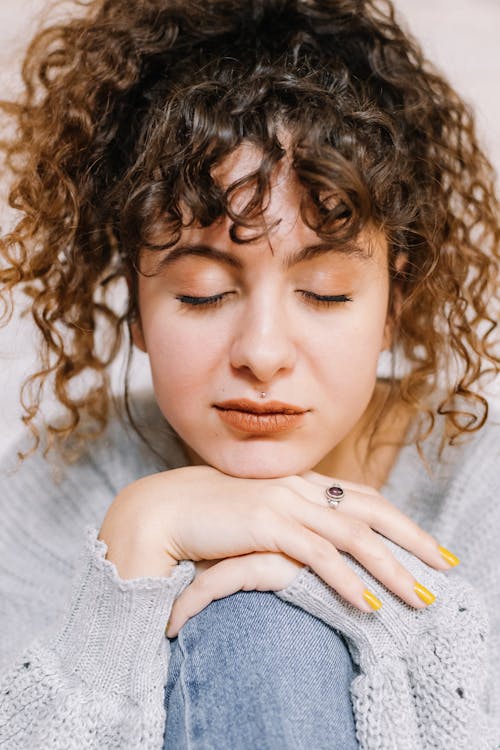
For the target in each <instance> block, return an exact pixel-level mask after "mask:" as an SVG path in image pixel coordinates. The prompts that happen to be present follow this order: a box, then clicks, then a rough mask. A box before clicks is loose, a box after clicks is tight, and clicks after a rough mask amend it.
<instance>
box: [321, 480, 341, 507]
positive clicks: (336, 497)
mask: <svg viewBox="0 0 500 750" xmlns="http://www.w3.org/2000/svg"><path fill="white" fill-rule="evenodd" d="M325 497H326V499H327V501H328V505H329V506H330V508H338V507H339V505H340V503H341V502H342V500H343V499H344V497H345V492H344V490H343V489H342V487H341V486H340V484H332V485H331V487H327V488H326V490H325Z"/></svg>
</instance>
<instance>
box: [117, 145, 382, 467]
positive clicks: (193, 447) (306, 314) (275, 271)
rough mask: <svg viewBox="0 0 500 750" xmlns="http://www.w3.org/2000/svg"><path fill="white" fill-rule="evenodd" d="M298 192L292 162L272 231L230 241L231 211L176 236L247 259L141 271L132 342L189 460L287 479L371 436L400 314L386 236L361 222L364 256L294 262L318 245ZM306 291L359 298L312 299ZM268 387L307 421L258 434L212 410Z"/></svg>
mask: <svg viewBox="0 0 500 750" xmlns="http://www.w3.org/2000/svg"><path fill="white" fill-rule="evenodd" d="M259 161H260V155H259V153H258V152H257V150H256V149H255V148H253V147H251V146H243V147H240V149H238V150H237V151H236V152H235V153H234V154H233V155H232V156H231V157H230V158H229V159H228V160H227V161H226V162H224V163H223V165H222V167H221V168H220V169H219V171H218V174H217V178H218V179H219V180H220V181H221V182H222V183H223V184H224V185H227V184H229V183H231V182H233V181H234V180H236V179H238V178H239V177H241V176H243V175H245V174H247V173H248V172H249V171H251V170H252V169H253V168H255V167H256V166H257V165H258V163H259ZM300 197H301V193H300V186H299V185H298V183H297V180H296V179H295V178H294V175H293V173H292V172H291V171H290V170H289V167H288V164H287V162H284V163H283V165H282V166H281V168H280V169H279V171H277V173H276V175H275V179H274V184H273V188H272V191H271V199H270V203H269V206H268V208H267V211H266V213H265V216H264V218H265V221H266V224H267V226H269V227H271V229H270V230H269V232H268V234H267V236H265V237H263V238H262V239H260V240H259V241H257V242H252V243H251V244H244V245H237V244H234V243H233V242H232V241H231V239H230V236H229V229H230V221H229V219H227V218H226V219H225V220H224V221H220V222H218V223H216V224H214V225H212V226H209V227H206V228H198V227H191V228H187V229H186V230H185V231H184V232H183V235H182V237H181V241H180V243H179V244H181V245H184V244H189V245H208V246H210V247H213V248H216V249H218V250H222V251H224V252H227V253H229V254H231V255H232V256H233V257H235V258H237V259H238V260H239V261H240V262H241V266H242V268H241V269H234V268H232V267H230V266H229V265H227V264H225V263H223V262H222V261H220V260H216V259H213V258H206V257H201V256H199V255H189V256H184V257H181V258H178V259H177V260H175V261H174V262H173V263H172V264H171V265H168V266H167V267H166V268H164V269H163V270H162V271H160V272H159V273H157V272H156V271H157V268H158V255H157V254H154V253H149V254H148V255H145V256H144V257H143V259H142V267H141V270H142V272H143V273H144V274H147V275H140V276H139V285H138V286H139V311H140V322H137V323H135V324H134V325H133V328H132V334H133V340H134V342H135V344H136V345H137V346H138V347H139V348H140V349H142V350H143V351H145V352H147V353H148V356H149V360H150V364H151V371H152V376H153V384H154V390H155V395H156V399H157V401H158V404H159V407H160V409H161V411H162V413H163V414H164V416H165V418H166V419H167V421H168V422H169V423H170V424H171V425H172V427H173V428H174V429H175V431H176V432H177V434H178V435H179V436H180V438H181V439H182V441H183V442H184V444H185V446H186V450H187V452H188V455H189V456H190V459H191V462H192V463H193V464H200V463H202V464H203V463H205V464H208V465H210V466H213V467H215V468H217V469H219V470H220V471H222V472H225V473H227V474H230V475H232V476H236V477H252V478H271V477H279V476H288V475H291V474H301V473H303V472H304V471H307V470H310V469H314V468H316V467H318V466H319V465H321V471H322V472H323V473H330V474H334V473H336V474H337V475H338V470H337V471H334V470H335V469H338V466H337V464H336V457H337V456H338V455H340V446H341V444H342V443H343V442H344V443H345V442H346V441H347V442H349V441H352V438H353V435H354V434H355V433H356V434H358V435H359V433H360V432H362V428H363V426H364V419H363V417H364V415H365V414H366V413H367V407H368V405H369V404H370V402H371V400H372V397H373V396H374V391H375V385H376V369H377V362H378V357H379V354H380V352H381V350H383V349H385V348H387V347H388V346H390V339H391V328H392V324H393V321H392V319H391V318H390V317H389V316H388V302H389V275H388V260H387V246H386V242H385V238H384V237H383V235H382V234H381V233H376V232H375V231H372V232H370V233H368V232H365V233H364V234H363V235H362V236H361V237H360V238H359V240H358V245H359V246H360V249H361V252H359V253H357V254H345V253H342V252H340V251H338V250H330V251H329V252H328V253H325V254H322V255H320V256H318V257H315V258H312V259H309V260H304V261H302V262H300V263H297V264H294V265H293V266H291V267H290V268H289V269H287V268H285V260H286V259H287V258H288V257H289V256H294V255H296V254H297V253H298V252H299V251H300V250H301V249H302V248H304V247H306V246H308V245H313V244H317V243H318V242H319V238H318V236H317V235H316V234H315V233H314V232H313V231H312V230H311V229H309V228H308V227H307V226H306V225H305V224H304V223H303V221H302V219H301V217H300V211H299V202H300ZM238 199H239V200H244V199H245V195H244V194H243V195H240V196H238ZM278 219H279V222H278V223H277V225H276V226H273V224H274V222H275V221H276V220H278ZM303 291H306V292H313V293H315V294H317V295H337V296H339V297H340V296H341V295H345V296H347V297H348V298H349V301H344V302H342V301H338V302H334V303H333V304H331V305H329V306H326V305H320V304H314V300H313V299H311V298H310V297H309V298H308V297H306V296H305V295H304V294H303V293H302V292H303ZM221 293H222V294H225V297H224V298H223V300H222V302H221V303H220V304H219V305H218V306H217V307H208V308H206V309H203V308H201V307H195V306H190V305H188V304H183V303H182V302H180V301H179V300H178V299H177V297H178V296H180V295H190V296H196V297H208V296H212V295H218V294H221ZM261 391H265V392H266V393H267V399H277V400H280V401H284V402H287V403H291V404H294V405H297V406H300V407H301V408H304V409H307V410H308V412H307V414H306V416H305V419H304V421H303V424H302V425H301V426H300V427H298V428H297V429H294V430H292V431H289V432H285V433H278V434H271V435H265V436H255V435H249V434H245V433H242V432H239V431H236V430H234V428H232V427H230V426H228V425H226V424H224V423H223V422H222V421H221V420H220V418H219V414H218V412H217V410H216V409H215V408H214V406H213V404H214V403H216V402H220V401H223V400H225V399H232V398H249V399H252V400H258V399H259V393H260V392H261ZM344 451H345V446H344ZM351 478H352V477H351Z"/></svg>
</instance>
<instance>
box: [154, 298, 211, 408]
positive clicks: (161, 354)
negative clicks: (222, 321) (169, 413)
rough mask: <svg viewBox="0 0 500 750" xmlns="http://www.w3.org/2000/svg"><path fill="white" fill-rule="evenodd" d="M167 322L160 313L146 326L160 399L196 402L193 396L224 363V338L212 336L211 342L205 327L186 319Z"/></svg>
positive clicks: (171, 401)
mask: <svg viewBox="0 0 500 750" xmlns="http://www.w3.org/2000/svg"><path fill="white" fill-rule="evenodd" d="M165 320H167V317H166V316H162V315H161V313H160V312H158V311H157V312H156V313H155V314H154V315H152V316H151V317H150V318H147V319H146V322H145V324H144V331H145V338H146V345H147V351H148V356H149V361H150V366H151V373H152V377H153V384H154V387H155V392H156V395H157V398H158V400H159V401H162V402H163V403H165V402H170V403H172V405H175V404H177V403H178V404H179V405H180V404H181V403H182V404H185V403H186V401H191V402H193V394H194V393H195V392H197V391H199V390H200V389H202V388H203V386H205V385H206V383H207V381H208V378H209V377H210V374H211V373H212V371H213V370H214V368H215V367H216V366H217V364H218V362H220V351H221V347H222V344H223V336H219V335H218V336H217V337H215V336H212V337H211V339H210V341H209V342H207V335H206V332H205V331H204V330H203V327H202V326H196V325H193V324H192V322H189V321H186V320H185V321H179V320H176V321H175V324H174V323H171V324H165V322H164V321H165ZM183 323H184V324H183Z"/></svg>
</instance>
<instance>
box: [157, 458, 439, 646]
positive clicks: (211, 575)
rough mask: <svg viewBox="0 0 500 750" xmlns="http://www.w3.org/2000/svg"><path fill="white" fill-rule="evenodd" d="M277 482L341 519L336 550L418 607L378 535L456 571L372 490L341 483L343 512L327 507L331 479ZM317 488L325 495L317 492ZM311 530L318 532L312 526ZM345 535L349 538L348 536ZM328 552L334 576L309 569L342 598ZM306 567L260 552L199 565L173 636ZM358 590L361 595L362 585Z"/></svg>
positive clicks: (180, 603) (172, 622) (408, 579)
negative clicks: (225, 600)
mask: <svg viewBox="0 0 500 750" xmlns="http://www.w3.org/2000/svg"><path fill="white" fill-rule="evenodd" d="M251 481H255V480H251ZM260 481H262V480H260ZM272 481H281V482H283V483H284V484H285V486H287V487H290V489H292V490H294V492H295V493H297V494H300V495H302V496H303V497H304V498H306V499H307V500H308V501H310V502H312V503H315V504H316V505H319V506H321V508H322V510H325V511H326V512H327V513H329V514H339V515H340V518H338V517H337V526H338V529H337V534H335V541H334V545H335V549H336V550H341V551H344V552H349V553H350V554H351V555H352V556H353V557H355V558H356V559H357V560H358V561H359V562H360V563H361V564H362V565H363V566H364V567H365V568H367V570H369V571H370V572H371V573H372V575H374V576H375V577H376V578H378V579H379V580H380V581H381V582H382V583H384V584H385V585H386V586H387V588H389V589H390V590H391V591H393V592H394V593H396V594H398V595H399V596H400V597H401V598H402V599H403V600H404V601H406V602H407V603H408V604H410V605H411V606H413V607H417V608H421V607H424V606H426V605H425V603H424V602H423V601H422V600H421V599H420V598H419V597H418V596H417V594H416V593H415V591H414V590H413V586H414V584H415V583H416V582H415V580H414V579H413V578H412V576H411V575H410V574H409V573H408V571H406V569H405V568H403V567H402V566H401V565H400V563H398V562H397V561H396V560H395V558H394V557H393V556H392V555H391V554H390V553H389V552H388V550H387V548H386V547H385V545H384V544H383V542H382V541H381V540H380V538H379V537H378V536H377V535H376V534H375V533H374V532H378V533H379V534H382V535H383V536H385V537H387V538H389V539H391V540H392V541H394V542H395V543H396V544H398V545H399V546H401V547H404V548H405V549H407V550H409V551H410V552H413V554H415V555H416V556H417V557H420V558H421V559H422V560H423V561H424V562H426V563H427V564H428V565H430V566H431V567H434V568H437V569H438V570H448V569H449V568H450V567H451V565H450V564H449V563H448V562H447V561H446V560H445V559H444V558H443V556H442V554H441V553H440V552H439V547H438V544H437V542H436V540H435V539H434V538H433V537H432V536H430V535H429V534H427V533H426V532H425V531H424V530H423V529H421V528H420V527H419V526H417V525H416V524H415V523H414V522H413V521H411V520H410V519H409V518H408V517H407V516H405V515H404V514H403V513H402V512H401V511H399V510H397V508H395V507H394V506H393V505H392V504H391V503H390V502H389V501H388V500H386V499H385V498H384V497H383V496H382V495H380V493H379V492H377V490H375V489H373V488H371V487H368V486H366V485H360V484H354V483H352V482H346V481H342V482H341V485H342V487H343V489H344V491H345V498H344V500H343V501H342V503H341V504H340V505H339V506H338V508H337V509H335V510H333V509H331V508H329V507H328V506H327V505H326V500H325V497H324V490H325V489H326V488H327V487H329V486H330V485H332V484H333V483H334V482H335V481H336V480H334V479H332V478H331V477H326V476H324V475H322V474H318V473H316V472H313V471H309V472H305V473H304V474H302V475H301V476H300V477H299V476H291V477H286V478H284V479H282V480H272ZM318 489H320V490H321V491H319V492H318ZM323 515H324V513H323ZM304 520H305V518H304ZM326 520H327V521H328V522H329V523H328V526H331V525H332V524H335V518H334V517H333V518H331V519H330V518H327V519H326ZM344 524H345V525H344ZM311 528H314V530H315V531H317V530H318V529H317V528H315V527H312V526H311ZM325 532H326V528H325V529H324V530H323V531H322V532H321V533H322V534H323V537H325V538H329V539H332V537H331V536H329V535H327V533H325ZM345 533H346V534H347V538H346V536H344V534H345ZM332 541H333V540H332ZM324 549H325V560H324V565H326V566H328V565H330V568H331V571H329V575H328V574H322V573H321V572H320V570H319V568H320V567H322V564H321V563H320V561H319V560H316V561H315V562H316V564H314V562H313V563H311V562H309V563H306V564H307V565H309V567H310V568H311V569H313V570H314V571H315V572H316V573H318V575H320V577H322V578H323V580H325V581H326V582H327V583H329V585H331V586H332V588H334V589H335V590H336V591H337V592H338V593H341V594H342V591H341V590H340V588H343V586H341V587H340V588H339V585H338V583H337V585H335V583H332V582H331V581H332V579H333V567H334V557H333V555H332V550H331V549H330V550H328V549H327V548H326V547H325V548H324ZM318 553H319V554H320V555H321V554H322V553H323V547H322V545H319V546H318ZM337 563H338V560H337V558H335V567H336V565H337ZM342 566H343V568H344V572H345V571H346V570H347V571H349V574H350V575H349V578H352V576H353V575H354V574H353V573H352V572H351V571H350V569H349V568H347V566H346V565H345V563H342V565H340V566H339V567H338V574H339V575H342ZM302 567H303V565H302V564H300V563H299V562H297V561H296V560H294V559H293V558H290V557H289V556H288V555H286V554H285V553H283V552H275V553H269V552H268V553H263V552H255V553H249V554H246V555H243V556H235V557H228V558H226V559H224V560H221V561H215V562H214V561H210V562H207V561H204V562H201V563H199V564H197V566H196V576H195V579H194V581H193V582H192V583H191V584H190V586H188V587H187V588H186V589H185V590H184V591H183V592H182V594H181V595H180V596H179V597H178V599H177V600H176V601H175V603H174V606H173V608H172V612H171V616H170V619H169V622H168V627H167V635H168V637H175V636H176V635H177V634H178V632H179V630H180V629H181V627H182V626H183V625H184V623H185V622H186V621H187V620H188V619H190V618H191V617H193V616H194V615H195V614H197V613H198V612H200V611H201V610H202V609H204V608H205V607H206V606H207V605H208V604H210V602H211V601H213V600H214V599H221V598H222V597H225V596H229V595H230V594H233V593H235V592H237V591H242V590H243V591H279V590H281V589H283V588H286V587H287V586H289V585H290V583H291V582H292V581H293V579H294V578H295V576H296V575H297V573H298V571H299V570H300V569H301V568H302ZM354 577H356V576H354ZM343 583H345V581H344V582H343ZM356 588H357V589H358V590H359V584H358V585H357V586H356ZM342 595H343V596H344V597H345V598H346V599H347V600H348V601H350V602H351V603H352V604H354V606H357V607H358V608H359V609H362V610H364V611H370V607H369V606H368V607H367V606H366V602H365V606H364V607H363V606H360V603H359V601H354V600H353V597H352V595H351V596H350V595H349V593H348V592H345V593H344V594H342Z"/></svg>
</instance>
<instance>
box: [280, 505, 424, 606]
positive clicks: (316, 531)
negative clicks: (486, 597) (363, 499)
mask: <svg viewBox="0 0 500 750" xmlns="http://www.w3.org/2000/svg"><path fill="white" fill-rule="evenodd" d="M292 502H293V501H292ZM300 503H301V504H302V506H303V505H306V506H308V508H309V518H308V514H307V513H305V514H304V516H303V518H302V519H301V520H300V521H297V520H296V519H295V518H293V517H292V516H291V515H290V513H289V514H288V516H287V517H286V518H282V519H281V521H280V522H279V523H276V526H275V527H276V528H277V529H279V538H278V539H277V546H278V547H280V548H281V549H282V550H283V552H285V554H287V555H288V556H290V557H292V558H293V559H295V560H300V561H301V562H302V563H303V564H304V565H307V566H308V567H310V568H311V569H312V570H314V571H315V572H316V573H317V574H318V575H319V576H320V578H322V579H323V580H324V581H325V582H326V583H327V584H328V585H329V586H331V588H333V589H335V591H337V593H338V594H339V595H340V596H341V597H342V598H343V599H345V600H346V601H348V602H349V603H350V604H352V605H353V606H354V607H356V608H357V609H360V610H361V611H362V612H372V611H373V609H374V608H375V609H378V606H376V607H374V606H373V603H370V597H373V595H372V594H371V593H370V592H368V591H367V588H366V585H365V584H364V582H363V581H362V580H361V579H360V578H359V576H358V575H357V573H355V571H354V570H353V569H352V568H351V567H350V566H349V565H348V564H347V563H346V561H345V559H344V557H343V556H342V555H341V554H340V553H339V551H338V550H339V549H342V547H341V546H339V545H337V544H335V542H333V544H332V543H331V541H332V540H333V538H334V537H336V538H337V540H338V541H342V542H345V534H344V535H343V537H344V538H343V540H342V539H341V537H342V534H339V533H338V531H337V532H336V531H335V530H333V529H331V528H330V533H328V532H327V534H325V530H324V528H323V526H324V521H323V519H322V518H321V517H320V516H321V515H322V513H323V509H320V508H316V507H315V506H314V505H312V504H311V503H304V502H303V500H302V499H300ZM324 510H325V512H326V515H327V516H328V519H329V520H331V515H332V514H331V511H329V510H328V509H324ZM318 512H319V513H318ZM372 534H373V532H372ZM327 536H328V537H329V538H326V537H327ZM373 536H375V535H374V534H373ZM387 554H390V553H389V552H387ZM408 575H409V574H408ZM404 593H405V595H406V596H405V601H408V600H410V601H411V602H412V603H413V606H416V607H420V606H421V605H422V602H421V601H420V600H418V599H417V601H415V597H412V596H411V594H409V593H408V592H407V591H405V592H404ZM367 594H368V595H369V596H368V598H367ZM375 600H376V597H375ZM371 601H372V602H373V599H372V600H371ZM408 603H410V602H408ZM379 606H380V602H379Z"/></svg>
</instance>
